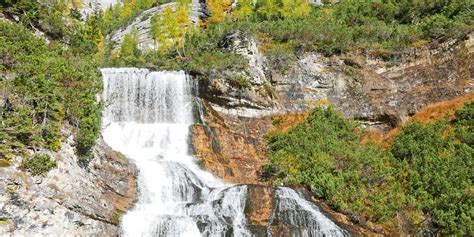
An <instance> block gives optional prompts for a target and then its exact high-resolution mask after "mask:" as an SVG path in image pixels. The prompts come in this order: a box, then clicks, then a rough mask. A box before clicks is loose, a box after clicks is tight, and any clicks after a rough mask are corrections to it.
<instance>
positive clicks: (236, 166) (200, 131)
mask: <svg viewBox="0 0 474 237" xmlns="http://www.w3.org/2000/svg"><path fill="white" fill-rule="evenodd" d="M201 106H202V111H201V113H202V116H203V117H202V121H203V123H202V124H197V125H195V126H194V127H193V131H192V145H193V149H194V154H195V156H196V158H197V159H198V161H199V162H200V163H201V164H202V165H203V166H204V167H205V168H206V169H207V170H210V171H211V172H213V173H214V174H215V175H217V176H219V177H220V178H223V179H224V180H225V181H227V182H230V183H246V184H249V183H250V184H256V183H262V181H261V180H260V174H259V170H260V167H261V166H262V165H263V164H265V163H266V151H265V143H264V142H262V141H263V140H264V136H265V135H266V134H267V131H268V129H269V128H270V126H271V119H269V118H268V119H254V118H239V117H233V116H228V115H225V114H219V113H218V112H216V111H214V110H213V109H212V108H211V106H210V105H209V104H208V103H206V102H203V103H202V105H201Z"/></svg>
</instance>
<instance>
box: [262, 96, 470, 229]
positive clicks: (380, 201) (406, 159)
mask: <svg viewBox="0 0 474 237" xmlns="http://www.w3.org/2000/svg"><path fill="white" fill-rule="evenodd" d="M473 108H474V102H470V103H468V104H466V105H465V106H464V107H463V108H462V109H460V110H458V111H457V113H456V118H454V119H453V120H451V121H445V120H440V121H438V122H436V123H434V124H422V123H420V122H413V123H410V124H408V125H407V126H405V127H403V128H402V131H401V133H400V134H398V135H397V136H396V138H395V139H394V141H393V142H392V144H391V146H390V147H389V148H388V149H384V148H382V147H381V146H380V145H379V144H378V143H376V142H368V143H365V144H362V143H361V140H360V139H361V135H362V134H363V133H364V132H363V129H361V128H360V127H359V126H358V125H357V124H356V123H355V122H353V121H350V120H347V119H344V118H342V116H341V115H340V114H339V113H338V112H336V111H334V110H333V109H331V108H329V109H327V110H326V109H316V110H314V111H313V112H312V113H311V114H310V115H309V116H308V118H307V119H306V120H305V121H303V122H301V123H300V124H298V125H296V126H295V127H294V128H292V129H291V130H289V131H288V132H285V133H279V134H277V135H274V136H272V137H271V138H270V139H269V151H270V164H269V165H267V166H266V167H265V172H266V173H267V174H270V175H271V176H272V177H273V179H276V180H275V181H276V182H277V183H280V182H283V183H285V184H289V185H302V184H303V185H307V186H308V187H309V188H310V189H311V190H312V193H313V194H314V195H315V196H317V197H318V198H321V199H323V200H325V201H326V202H327V203H329V204H330V205H332V206H333V207H334V208H335V209H337V210H338V211H341V212H345V213H347V214H350V215H351V216H353V217H354V218H355V219H356V220H358V221H361V220H363V221H368V222H373V223H381V224H388V223H394V219H395V218H403V219H404V220H406V221H407V222H408V223H409V224H410V230H409V231H410V232H412V233H417V234H423V235H424V234H429V233H434V234H440V235H471V234H472V231H473V230H472V224H473V218H474V216H473V213H472V208H473V207H474V200H473V199H472V189H473V185H472V174H473V173H474V164H473V161H474V160H473V157H474V147H473V143H472V140H470V139H472V126H473V123H474V113H473V111H474V110H473Z"/></svg>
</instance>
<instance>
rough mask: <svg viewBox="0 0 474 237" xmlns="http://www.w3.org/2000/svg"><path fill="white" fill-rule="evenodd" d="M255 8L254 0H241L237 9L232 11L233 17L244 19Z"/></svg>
mask: <svg viewBox="0 0 474 237" xmlns="http://www.w3.org/2000/svg"><path fill="white" fill-rule="evenodd" d="M253 8H254V1H253V0H239V1H238V2H237V7H236V9H235V10H234V11H233V12H232V17H233V18H234V19H237V20H241V19H244V18H246V17H248V16H250V15H252V12H253Z"/></svg>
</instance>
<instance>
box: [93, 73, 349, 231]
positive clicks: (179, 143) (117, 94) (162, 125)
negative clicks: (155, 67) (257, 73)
mask: <svg viewBox="0 0 474 237" xmlns="http://www.w3.org/2000/svg"><path fill="white" fill-rule="evenodd" d="M102 76H103V83H104V91H103V100H104V101H105V103H106V108H105V110H104V111H103V117H102V136H103V138H104V141H105V142H106V143H107V144H108V145H109V146H110V147H111V148H113V149H114V150H116V151H119V152H121V153H122V154H124V155H125V156H126V157H127V158H129V159H130V160H131V161H133V162H134V163H135V164H136V166H137V167H138V169H139V175H138V186H139V197H138V201H137V203H136V204H135V206H134V207H133V209H131V210H130V211H128V212H127V213H126V214H125V215H123V217H122V220H121V235H123V236H170V237H173V236H254V235H253V234H252V233H251V232H250V231H249V230H248V229H247V220H246V217H245V205H246V201H247V198H248V197H247V189H248V187H247V186H245V185H228V184H225V183H223V182H222V181H221V180H219V179H218V178H216V177H215V176H213V175H212V174H210V173H208V172H206V171H203V170H202V169H201V168H200V167H199V166H198V165H197V164H196V163H195V160H194V158H193V156H192V155H191V154H190V151H189V150H190V149H189V147H190V144H189V138H190V128H191V126H192V125H193V123H194V118H193V104H194V103H193V96H192V92H193V89H194V88H193V87H194V86H195V85H194V83H193V80H191V79H190V78H188V77H187V75H186V74H185V73H184V72H182V71H180V72H150V71H149V70H147V69H137V68H109V69H102ZM282 190H286V189H282ZM288 190H289V191H288ZM288 190H287V191H288V192H290V194H293V192H294V191H293V190H291V189H288ZM275 197H276V198H277V199H279V200H280V199H281V201H278V205H277V206H276V208H274V212H284V213H286V214H281V213H280V214H278V213H274V214H273V218H272V219H273V220H280V221H282V222H285V223H287V224H289V225H292V224H295V225H296V226H293V227H292V228H299V226H303V227H304V230H302V231H303V232H304V233H303V232H301V233H302V234H300V235H297V236H313V235H311V234H312V233H322V234H328V235H338V234H341V235H344V233H345V232H343V231H342V230H340V229H339V228H338V227H337V226H336V225H335V224H334V223H332V222H331V221H330V220H329V219H327V218H326V219H324V218H322V217H321V216H320V215H322V214H320V215H318V213H319V212H318V210H317V207H315V206H314V205H313V206H311V205H310V204H309V202H304V200H301V198H300V197H299V196H298V195H296V196H295V195H293V196H291V195H285V194H283V193H281V194H279V192H278V190H277V192H276V195H275ZM295 198H296V199H295ZM293 199H294V200H296V201H291V200H293ZM284 203H286V204H284ZM288 203H290V204H288ZM308 208H309V209H310V210H309V211H308V210H307V209H308ZM315 208H316V209H315ZM289 209H294V210H296V211H293V212H291V211H290V210H289ZM313 209H314V210H313ZM303 210H305V211H303ZM299 212H300V213H303V215H305V216H302V215H299V214H298V213H299ZM308 213H309V214H310V215H308V216H306V215H307V214H308ZM313 217H315V218H316V219H315V220H314V221H308V220H307V219H310V218H313ZM323 217H324V216H323ZM318 218H319V219H318ZM300 219H304V221H301V220H300ZM302 223H303V224H302ZM328 223H329V224H328ZM294 233H297V232H294ZM305 233H307V234H306V235H305ZM269 235H271V234H270V233H269ZM295 236H296V235H295Z"/></svg>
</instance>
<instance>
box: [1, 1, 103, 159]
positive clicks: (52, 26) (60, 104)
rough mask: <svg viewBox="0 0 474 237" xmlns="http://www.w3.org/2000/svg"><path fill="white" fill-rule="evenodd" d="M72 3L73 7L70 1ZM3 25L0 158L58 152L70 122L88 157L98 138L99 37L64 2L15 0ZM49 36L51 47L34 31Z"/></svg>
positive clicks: (8, 5)
mask: <svg viewBox="0 0 474 237" xmlns="http://www.w3.org/2000/svg"><path fill="white" fill-rule="evenodd" d="M70 4H73V2H71V3H70ZM2 7H3V8H2V10H3V11H4V13H6V14H9V15H12V16H16V14H18V15H19V16H20V18H19V23H20V24H18V23H14V22H12V21H7V20H2V21H0V31H1V32H2V34H1V35H0V59H1V61H2V65H1V67H0V68H1V70H0V72H1V73H0V75H1V83H0V91H1V98H0V101H1V102H2V103H1V104H0V105H1V108H0V117H1V122H0V160H2V163H6V162H4V161H8V160H9V159H11V158H12V156H13V155H15V154H20V153H22V151H24V150H25V149H33V150H36V149H38V148H47V149H50V150H52V151H56V150H58V149H59V148H60V147H61V142H62V141H64V139H65V138H64V137H63V135H62V132H61V129H62V126H63V124H64V123H65V122H67V123H68V124H70V125H71V126H72V127H73V128H74V132H76V134H77V136H76V143H77V151H78V154H79V155H80V156H81V157H83V158H87V157H89V154H90V153H89V152H90V149H91V147H92V146H93V145H94V144H95V141H96V139H97V138H98V135H99V112H100V108H101V106H100V104H99V103H98V102H97V101H96V94H97V93H99V92H100V90H101V80H100V75H99V72H98V70H97V68H98V64H97V62H96V61H95V60H94V59H93V55H94V53H96V52H97V49H96V43H97V42H98V41H99V40H100V37H97V36H100V34H96V33H94V29H91V28H88V27H87V26H86V25H84V24H83V23H81V22H80V21H78V20H77V19H75V18H73V17H72V15H71V14H72V11H66V8H68V5H67V3H66V2H64V1H55V0H51V1H42V2H41V3H37V2H35V1H15V2H13V3H11V2H7V3H4V5H2ZM34 29H39V30H41V31H42V32H44V33H45V35H46V37H47V38H48V40H49V43H48V42H47V41H46V40H45V39H42V38H40V37H37V36H34V35H33V34H32V33H31V30H34Z"/></svg>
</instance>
